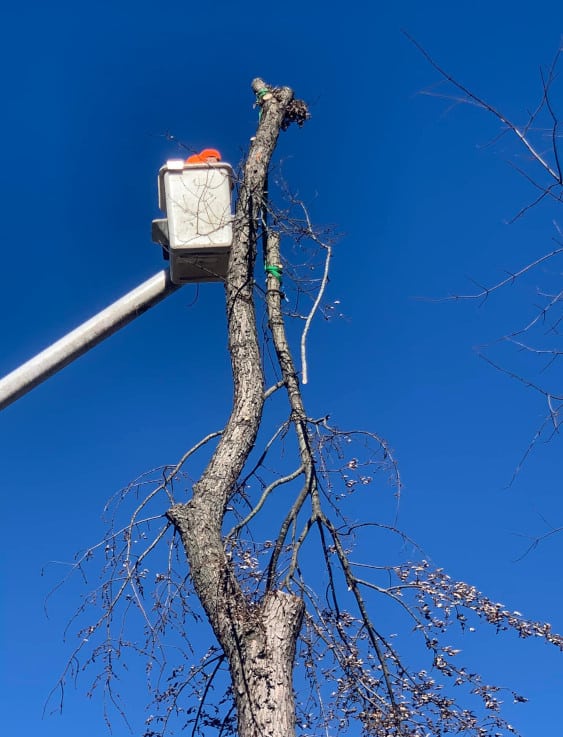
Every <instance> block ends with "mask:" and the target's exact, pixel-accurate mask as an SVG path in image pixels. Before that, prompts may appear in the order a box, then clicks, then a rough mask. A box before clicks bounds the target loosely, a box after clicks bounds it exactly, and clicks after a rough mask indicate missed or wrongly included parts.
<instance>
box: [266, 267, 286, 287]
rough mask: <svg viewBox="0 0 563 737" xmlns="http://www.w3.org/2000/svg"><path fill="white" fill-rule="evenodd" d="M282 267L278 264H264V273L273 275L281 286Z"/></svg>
mask: <svg viewBox="0 0 563 737" xmlns="http://www.w3.org/2000/svg"><path fill="white" fill-rule="evenodd" d="M282 268H283V267H282V266H280V265H278V264H264V271H265V272H266V274H271V276H273V277H274V278H275V279H277V280H278V281H279V283H280V285H281V283H282Z"/></svg>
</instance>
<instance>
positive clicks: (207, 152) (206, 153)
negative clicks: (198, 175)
mask: <svg viewBox="0 0 563 737" xmlns="http://www.w3.org/2000/svg"><path fill="white" fill-rule="evenodd" d="M209 159H216V160H217V161H221V154H220V153H219V151H217V149H216V148H204V149H203V151H200V153H199V154H193V155H192V156H188V158H187V159H186V164H206V163H207V162H208V161H209Z"/></svg>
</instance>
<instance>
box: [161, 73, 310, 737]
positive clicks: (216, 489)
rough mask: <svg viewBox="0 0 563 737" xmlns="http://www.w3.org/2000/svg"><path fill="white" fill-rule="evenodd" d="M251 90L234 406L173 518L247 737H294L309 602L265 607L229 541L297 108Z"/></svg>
mask: <svg viewBox="0 0 563 737" xmlns="http://www.w3.org/2000/svg"><path fill="white" fill-rule="evenodd" d="M252 88H253V90H254V92H255V93H256V95H257V99H258V101H259V104H260V107H261V114H260V122H259V125H258V130H257V133H256V137H255V138H254V140H253V142H252V145H251V148H250V152H249V155H248V159H247V161H246V165H245V167H244V178H243V182H242V186H241V191H240V195H239V199H238V203H237V207H236V215H235V222H234V238H233V247H232V253H231V257H230V263H229V271H228V277H227V283H226V296H227V319H228V334H229V352H230V357H231V365H232V371H233V383H234V398H233V407H232V411H231V415H230V418H229V420H228V422H227V425H226V427H225V429H224V432H223V434H222V437H221V440H220V442H219V444H218V446H217V448H216V450H215V453H214V454H213V457H212V458H211V460H210V462H209V464H208V466H207V468H206V470H205V472H204V473H203V475H202V477H201V479H200V480H199V481H198V482H197V483H196V484H195V485H194V488H193V496H192V499H191V500H190V501H189V502H188V503H186V504H176V505H175V506H173V507H172V508H171V509H170V510H169V512H168V517H169V519H170V520H171V521H172V522H173V524H174V525H175V527H176V529H177V531H178V532H179V534H180V535H181V539H182V543H183V546H184V549H185V552H186V556H187V559H188V562H189V565H190V571H191V576H192V580H193V583H194V587H195V590H196V592H197V595H198V597H199V599H200V601H201V603H202V605H203V607H204V609H205V612H206V614H207V617H208V619H209V622H210V624H211V626H212V628H213V631H214V633H215V635H216V637H217V639H218V641H219V643H220V645H221V647H222V649H223V651H224V653H225V656H226V657H227V660H228V662H229V668H230V673H231V678H232V684H233V693H234V697H235V703H236V708H237V719H238V734H239V736H240V737H282V736H283V737H291V736H292V735H294V734H295V708H294V697H293V680H292V672H293V661H294V656H295V646H296V642H297V638H298V635H299V632H300V629H301V623H302V619H303V612H304V604H303V601H302V600H301V598H300V597H298V596H296V595H293V594H289V593H286V592H284V591H281V590H270V591H268V592H267V593H266V594H265V595H264V596H263V598H262V599H261V600H260V601H258V602H255V601H254V602H253V601H251V600H249V599H248V597H246V596H245V595H244V593H243V591H242V590H241V587H240V584H239V582H238V581H237V578H236V575H235V572H234V568H233V565H232V563H231V561H230V559H229V556H228V555H227V552H226V550H225V542H224V539H223V535H222V523H223V517H224V514H225V509H226V506H227V503H228V501H229V498H230V497H231V496H232V495H233V494H234V493H235V489H236V484H237V481H238V479H239V476H240V474H241V472H242V470H243V468H244V465H245V463H246V461H247V459H248V456H249V454H250V452H251V450H252V448H253V446H254V443H255V440H256V435H257V432H258V428H259V425H260V420H261V416H262V407H263V403H264V377H263V370H262V359H261V355H260V348H259V344H258V336H257V330H256V316H255V309H254V297H253V288H254V275H253V272H254V263H255V259H256V241H257V232H258V226H259V222H260V218H261V214H262V208H263V206H264V190H265V185H266V181H267V172H268V166H269V163H270V159H271V156H272V153H273V151H274V148H275V146H276V143H277V139H278V135H279V132H280V130H281V129H282V128H285V127H287V125H288V122H291V120H292V107H294V106H295V104H296V101H294V99H293V92H292V91H291V90H290V89H289V88H287V87H284V88H270V87H268V86H267V85H265V84H264V82H263V81H262V80H261V79H255V80H254V81H253V83H252ZM294 381H295V385H293V386H292V392H293V393H294V392H295V390H296V387H297V393H299V389H298V385H297V384H296V379H295V377H294ZM288 388H289V387H288Z"/></svg>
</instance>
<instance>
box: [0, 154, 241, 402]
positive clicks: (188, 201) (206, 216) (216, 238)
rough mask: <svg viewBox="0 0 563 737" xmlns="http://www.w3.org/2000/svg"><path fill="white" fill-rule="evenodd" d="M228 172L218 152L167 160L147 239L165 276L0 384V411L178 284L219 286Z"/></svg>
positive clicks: (229, 236)
mask: <svg viewBox="0 0 563 737" xmlns="http://www.w3.org/2000/svg"><path fill="white" fill-rule="evenodd" d="M232 189H233V170H232V168H231V166H230V165H229V164H225V163H222V162H221V155H220V154H219V152H218V151H217V150H216V149H204V150H203V151H202V152H201V153H200V154H197V155H195V156H190V157H189V158H188V159H187V160H186V161H183V160H177V159H172V160H170V161H167V162H166V164H165V165H164V166H163V167H162V168H161V169H160V172H159V175H158V201H159V207H160V209H161V210H162V212H164V213H165V214H166V218H162V219H160V220H154V221H153V224H152V233H153V240H154V241H155V242H156V243H159V244H160V245H161V246H162V247H163V251H164V254H165V258H166V259H167V260H169V261H170V273H168V271H167V270H165V271H160V272H159V273H157V274H155V275H154V276H153V277H151V278H150V279H148V280H147V281H145V282H143V283H142V284H140V285H139V286H138V287H136V288H135V289H133V290H131V291H130V292H128V293H127V294H126V295H124V296H123V297H121V299H118V300H117V301H116V302H114V303H113V304H111V305H110V306H109V307H106V309H105V310H102V311H101V312H99V313H98V314H97V315H94V317H92V318H91V319H90V320H87V321H86V322H85V323H83V324H82V325H79V326H78V327H77V328H76V329H75V330H73V331H71V332H70V333H68V334H67V335H65V336H64V337H63V338H61V339H60V340H58V341H56V343H53V344H52V345H51V346H49V347H48V348H46V349H45V350H44V351H41V353H38V354H37V355H36V356H35V357H34V358H31V359H30V360H29V361H27V362H26V363H24V364H22V365H21V366H20V367H19V368H17V369H15V370H14V371H12V372H11V373H10V374H8V375H7V376H5V377H4V378H3V379H1V380H0V410H2V409H4V407H7V406H8V405H9V404H11V403H12V402H15V400H16V399H19V397H21V396H23V395H24V394H26V393H27V392H28V391H30V390H31V389H33V387H35V386H37V385H38V384H40V383H41V382H43V381H45V379H47V378H48V377H49V376H52V375H53V374H55V373H57V371H60V369H62V368H64V367H65V366H66V365H68V364H69V363H71V361H74V359H75V358H78V357H79V356H81V355H83V354H84V353H86V352H87V351H88V350H90V348H93V347H94V346H95V345H97V344H98V343H101V342H102V341H103V340H105V338H107V337H109V336H110V335H112V334H113V333H115V332H117V331H118V330H119V329H120V328H122V327H124V326H125V325H127V324H128V323H129V322H131V321H132V320H134V319H135V318H136V317H139V315H142V314H143V313H144V312H146V310H148V309H149V308H150V307H152V306H153V305H155V304H157V303H158V302H160V301H161V300H163V299H164V298H165V297H167V296H168V295H170V294H172V293H173V292H175V291H176V290H177V289H178V288H179V286H181V285H182V284H188V283H193V282H213V281H224V280H225V278H226V276H227V267H228V263H229V252H230V249H231V245H232V240H233V227H232V219H233V216H232V209H231V192H232Z"/></svg>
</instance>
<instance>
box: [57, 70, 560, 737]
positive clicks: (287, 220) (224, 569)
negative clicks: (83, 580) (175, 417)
mask: <svg viewBox="0 0 563 737" xmlns="http://www.w3.org/2000/svg"><path fill="white" fill-rule="evenodd" d="M252 88H253V91H254V93H255V95H256V101H257V105H258V106H259V109H260V119H259V125H258V129H257V132H256V135H255V138H254V139H253V141H252V145H251V147H250V151H249V153H248V156H247V159H246V162H245V164H244V171H243V176H242V179H241V182H240V185H239V196H238V202H237V207H236V215H235V221H234V241H233V249H232V255H231V259H230V264H229V271H228V277H227V280H226V284H225V289H226V310H227V323H228V335H229V353H230V357H231V363H232V371H233V391H234V396H233V404H232V410H231V414H230V417H229V419H228V422H227V424H226V425H225V427H224V428H223V429H222V430H215V431H212V432H210V433H209V434H207V435H206V436H205V437H204V438H203V439H202V440H201V441H200V442H198V443H197V444H196V445H195V446H194V447H193V448H191V449H190V450H188V451H187V452H186V453H185V454H184V456H183V457H182V458H181V459H180V460H179V461H178V463H176V464H175V465H174V466H166V467H163V468H160V469H154V470H153V471H150V472H147V473H146V474H143V475H142V476H141V477H139V478H138V479H136V480H135V481H134V482H132V483H131V484H130V485H129V486H128V487H127V488H125V489H124V490H122V492H120V493H119V494H118V495H117V496H116V498H115V499H114V500H113V502H112V504H110V505H109V506H108V511H110V512H111V514H110V528H109V530H108V533H107V536H106V538H105V539H104V541H103V542H101V543H99V544H98V545H95V546H93V547H91V548H89V549H88V550H87V551H86V552H85V553H83V554H82V555H81V556H79V557H78V558H77V560H76V563H75V565H74V566H73V568H72V571H71V573H72V572H77V571H78V572H81V573H82V574H84V575H86V566H87V563H88V562H89V561H90V560H95V559H96V558H97V557H98V554H101V555H102V556H103V557H104V564H103V566H102V574H101V578H100V582H99V584H98V585H97V586H96V587H95V588H94V589H92V591H91V593H90V595H89V596H88V597H86V599H85V600H84V602H83V604H82V605H81V607H80V608H79V610H78V611H77V613H76V619H74V620H73V623H78V629H79V636H80V642H79V645H78V646H77V647H76V649H75V650H74V652H73V654H72V656H71V658H70V660H69V663H68V665H67V667H66V669H65V671H64V673H63V675H62V677H61V679H60V682H59V689H60V694H61V698H62V693H63V691H64V687H65V684H66V682H67V681H68V680H69V679H72V678H73V677H74V676H75V675H77V674H78V672H80V671H81V670H83V669H84V668H86V667H90V668H94V670H95V673H96V675H95V678H94V683H93V687H95V686H96V685H98V684H101V685H102V686H103V687H104V690H105V693H106V696H107V697H108V699H109V701H108V703H109V704H111V705H113V706H114V707H115V708H116V709H117V711H118V712H120V713H121V714H122V716H123V717H124V718H125V719H126V708H125V706H124V705H123V704H122V702H121V701H120V698H119V693H118V690H117V686H118V668H117V665H118V663H119V662H121V661H122V660H123V658H124V657H125V655H124V654H125V652H126V651H132V652H135V653H137V654H138V655H139V656H140V657H141V658H142V659H143V661H144V663H145V669H146V672H147V675H148V680H149V685H150V688H151V690H152V707H151V710H152V712H151V713H150V714H149V715H148V717H147V719H146V730H145V736H146V737H155V736H156V735H161V734H165V733H170V732H172V731H173V730H174V729H180V730H186V731H187V733H188V734H192V735H195V734H200V733H201V734H203V733H204V732H205V734H206V735H208V734H211V733H212V730H213V731H214V733H215V734H217V735H223V734H229V733H236V734H238V735H239V736H240V737H282V736H283V737H292V735H295V734H296V732H297V731H298V732H299V734H301V735H319V734H321V733H326V734H329V733H334V732H344V733H345V732H346V731H347V730H348V729H349V728H350V725H351V724H352V723H354V722H355V723H356V724H357V725H359V726H360V727H361V729H362V731H363V733H364V734H371V735H377V737H384V736H385V737H390V736H392V735H401V736H403V737H407V736H408V737H423V736H426V735H429V734H430V735H442V734H445V733H463V734H467V735H474V736H475V737H487V736H489V735H490V736H491V737H492V736H493V735H495V736H496V735H499V734H503V733H514V732H515V730H514V728H513V727H512V726H511V725H510V724H507V722H506V721H505V720H504V719H503V717H502V716H501V714H500V703H501V700H500V696H499V691H500V689H499V688H498V687H495V686H491V685H488V684H487V683H486V682H485V681H484V680H483V679H482V677H481V676H480V675H479V674H477V673H475V672H473V671H472V670H469V669H468V668H467V667H465V666H463V665H462V664H460V663H459V662H458V660H459V657H458V655H459V652H460V650H459V647H458V641H459V638H460V637H461V636H462V635H463V632H464V631H467V630H472V629H474V622H475V620H479V619H481V620H484V621H486V622H488V623H490V624H491V625H492V627H494V628H495V629H496V630H497V631H498V630H509V629H510V630H513V631H515V632H516V633H517V634H518V635H519V636H521V637H528V636H536V637H540V638H542V639H543V640H544V641H546V642H547V643H550V644H553V645H555V646H556V647H557V648H559V649H560V650H561V649H563V638H562V637H561V636H559V635H556V634H554V633H552V632H551V628H550V626H549V625H548V624H545V623H539V622H532V621H529V620H526V619H525V618H524V617H523V616H522V615H521V614H520V613H519V612H512V611H509V610H507V609H506V608H505V607H504V606H503V605H502V604H497V603H494V602H493V601H491V600H490V599H488V598H487V597H485V596H484V595H483V594H481V593H480V592H479V591H477V589H476V588H475V587H472V586H470V585H468V584H465V583H462V582H458V581H454V580H452V579H451V578H450V577H448V576H447V575H446V574H445V573H444V571H442V570H440V569H435V568H433V567H432V566H430V564H429V563H428V562H427V561H426V560H424V558H422V556H421V555H420V551H419V550H418V548H416V546H415V545H414V543H412V542H411V541H410V540H409V539H408V538H407V536H406V535H404V534H403V533H401V532H400V531H399V530H398V528H397V521H396V508H397V503H398V498H399V496H400V493H401V478H400V475H399V470H398V466H397V464H396V462H395V459H394V456H393V454H392V451H391V449H390V447H389V446H388V444H387V443H386V441H385V440H383V439H382V438H381V437H380V436H378V435H377V434H375V433H372V432H362V431H357V430H354V431H343V430H340V429H338V428H337V427H335V426H334V425H333V424H332V423H331V422H329V418H328V416H323V417H320V418H314V417H311V416H310V415H309V414H308V412H307V410H306V409H305V406H304V402H303V396H302V392H301V381H300V372H299V370H298V368H297V367H296V365H295V362H294V358H293V355H292V350H291V347H290V344H291V342H292V340H293V341H294V342H295V343H297V344H298V345H300V347H301V355H302V366H303V367H305V366H306V360H304V359H305V355H306V339H307V333H308V331H309V327H310V325H311V320H312V317H313V315H314V314H315V313H316V312H317V311H318V310H320V309H323V299H324V297H323V294H324V290H325V287H326V284H327V278H328V266H329V263H330V256H331V246H330V243H329V242H328V241H327V240H326V239H325V238H324V236H323V234H321V233H319V232H317V231H315V230H314V229H313V227H312V225H311V222H310V219H309V216H308V213H307V210H306V208H305V207H304V206H303V205H302V204H301V203H300V202H298V201H297V200H296V199H295V198H293V199H291V198H290V204H289V206H287V207H286V209H285V211H280V210H277V209H276V208H275V207H274V205H273V204H272V198H271V195H269V193H268V187H267V182H268V171H269V168H270V160H271V157H272V153H273V151H274V148H275V146H276V143H277V140H278V135H279V132H280V130H285V129H286V128H287V127H288V126H289V125H290V124H291V123H293V122H295V123H297V124H298V125H302V124H303V123H304V122H305V121H306V119H307V117H308V112H307V108H306V105H305V103H303V102H302V101H300V100H296V99H295V98H294V95H293V92H292V91H291V90H290V89H289V88H287V87H271V86H269V85H267V84H265V83H264V82H263V81H262V80H260V79H255V80H254V81H253V83H252ZM290 236H291V239H290ZM283 241H287V242H289V243H291V242H292V243H293V246H291V245H290V246H288V248H293V252H294V254H295V257H296V258H295V260H296V261H297V260H299V258H300V259H301V264H302V265H303V266H304V267H305V268H304V269H299V268H298V267H297V266H296V265H295V263H294V264H293V266H292V264H291V262H290V260H288V259H287V257H284V256H282V253H281V251H280V249H281V244H282V242H283ZM260 242H262V244H263V258H264V268H265V271H266V289H265V291H263V290H261V289H260V287H259V281H258V279H257V277H256V274H255V271H256V270H255V263H256V261H257V249H258V246H259V243H260ZM284 267H285V268H284ZM304 273H306V274H307V275H308V276H307V278H305V276H304ZM292 275H295V276H296V278H295V279H293V278H292ZM282 278H283V280H284V281H283V283H282ZM307 299H308V300H309V303H308V305H307V302H306V300H307ZM325 307H326V308H327V309H328V308H330V305H325ZM329 311H330V310H329ZM292 315H293V316H300V317H301V320H302V325H303V330H302V331H301V337H299V336H298V335H295V333H294V328H293V327H292V326H294V325H295V324H296V321H293V322H292V321H289V322H288V321H287V317H288V316H292ZM292 336H293V338H292ZM265 376H268V384H269V388H268V389H265V386H266V380H265ZM302 378H303V377H302V376H301V379H302ZM281 392H284V393H285V397H286V399H285V402H281V400H280V401H278V399H279V395H280V393H281ZM266 402H268V403H270V404H269V405H268V413H266V414H263V410H264V406H265V403H266ZM271 403H274V404H271ZM274 405H275V406H274ZM213 446H214V447H213ZM198 454H200V455H201V454H203V460H204V461H205V463H206V465H205V469H204V470H203V472H202V473H200V474H198V475H199V478H197V479H196V480H194V479H192V473H194V471H191V470H190V469H191V468H194V469H196V468H197V463H198V462H199V463H201V462H202V461H197V458H198ZM191 464H193V465H191ZM191 481H193V483H192V491H191V495H189V494H187V493H186V487H187V486H189V482H191ZM389 482H391V485H392V487H393V488H394V490H395V494H394V495H393V494H390V493H388V492H387V491H386V489H388V488H389ZM364 494H371V495H372V498H373V504H374V507H377V509H378V518H377V519H375V520H369V519H362V520H360V521H356V522H351V521H350V520H349V519H348V518H347V514H346V505H347V504H348V502H349V500H350V499H351V498H358V497H361V496H362V495H364ZM127 502H132V503H133V508H132V509H131V508H130V507H129V508H127ZM360 503H361V504H362V505H364V504H365V503H364V502H360ZM124 510H125V511H126V514H127V520H126V521H125V522H124V523H123V524H121V523H120V522H119V520H120V519H121V517H120V515H121V516H122V515H123V513H124ZM265 510H269V514H266V515H264V514H263V513H264V511H265ZM376 537H377V539H378V540H379V541H380V543H381V545H380V546H379V550H380V552H379V553H378V554H377V559H376V556H375V554H374V552H373V547H371V546H368V548H369V549H368V550H367V551H366V550H365V547H364V553H366V552H367V555H366V556H365V558H362V557H361V555H360V552H359V551H360V550H361V549H362V545H365V541H366V540H367V541H368V542H369V541H373V540H374V539H375V538H376ZM393 540H396V541H398V542H400V546H399V545H396V544H395V543H394V542H393ZM356 544H358V546H359V547H358V552H357V553H354V552H353V551H354V548H355V545H356ZM399 548H400V553H399V550H398V549H399ZM405 550H408V551H409V552H410V553H411V554H413V555H414V554H416V555H419V556H420V557H421V558H422V559H420V560H418V561H414V562H413V561H409V560H408V558H407V557H406V555H405ZM356 556H357V557H356ZM186 564H187V565H186ZM319 571H320V572H321V573H319ZM198 602H199V604H200V605H201V609H202V611H203V612H204V614H205V617H206V619H207V621H208V622H209V624H210V626H211V629H212V632H213V636H214V640H215V642H214V644H211V645H210V647H209V648H208V649H206V651H205V652H204V653H203V654H202V656H201V658H199V657H196V655H195V651H196V646H197V643H195V642H194V641H193V638H192V637H191V634H190V624H191V623H192V622H193V621H194V620H195V619H197V617H198V611H199V609H198ZM386 612H387V614H386ZM133 615H137V619H136V620H135V619H134V617H133ZM135 622H136V623H135ZM139 623H140V624H139ZM391 627H392V629H391ZM399 630H401V631H402V632H403V633H405V635H404V636H405V638H408V642H410V641H411V639H414V642H415V643H418V644H419V646H420V650H419V652H418V655H417V658H418V660H417V661H415V662H416V663H417V664H416V665H412V664H410V663H412V660H413V658H412V656H410V657H409V658H408V660H409V662H407V659H406V658H404V656H403V655H402V654H401V647H400V646H399V644H398V640H396V639H394V637H393V634H390V632H391V633H393V632H397V631H399ZM413 630H414V633H413ZM165 637H166V638H172V641H173V642H174V646H175V650H174V652H175V655H174V657H173V658H171V656H170V649H169V648H168V649H167V648H166V646H165V642H166V640H165ZM402 647H404V642H403V646H402ZM172 661H173V662H172ZM454 685H455V686H456V687H457V688H455V689H454V688H453V686H454ZM296 692H297V694H298V696H297V699H296V698H295V693H296ZM508 693H509V694H511V696H512V698H513V700H515V701H524V700H525V699H524V698H523V697H521V696H519V695H518V694H516V693H515V692H511V691H509V692H508ZM221 694H222V695H221ZM107 718H108V721H109V720H111V710H109V709H108V712H107Z"/></svg>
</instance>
